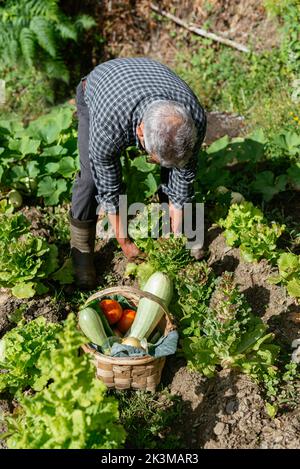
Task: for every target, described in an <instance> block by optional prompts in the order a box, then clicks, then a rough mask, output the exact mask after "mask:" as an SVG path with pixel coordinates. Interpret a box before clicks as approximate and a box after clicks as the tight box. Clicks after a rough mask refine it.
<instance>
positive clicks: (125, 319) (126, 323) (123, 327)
mask: <svg viewBox="0 0 300 469" xmlns="http://www.w3.org/2000/svg"><path fill="white" fill-rule="evenodd" d="M135 315H136V312H135V311H134V310H133V309H124V311H123V314H122V316H121V319H120V320H119V322H118V323H117V327H118V329H119V331H121V332H123V334H124V333H125V332H127V331H128V329H129V328H130V326H131V324H132V323H133V321H134V318H135Z"/></svg>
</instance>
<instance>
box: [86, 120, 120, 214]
mask: <svg viewBox="0 0 300 469" xmlns="http://www.w3.org/2000/svg"><path fill="white" fill-rule="evenodd" d="M119 154H120V149H119V147H118V146H117V145H116V144H115V143H114V142H113V140H111V139H110V138H109V137H108V135H107V134H106V132H105V131H104V130H103V129H101V128H100V125H99V123H98V122H97V120H93V118H92V119H91V124H90V138H89V158H90V163H91V170H92V174H93V178H94V181H95V185H96V189H97V192H98V195H97V196H96V200H97V202H98V204H100V205H101V207H102V209H103V210H105V211H106V212H109V213H117V212H118V210H119V196H120V194H121V191H122V167H121V162H120V158H119Z"/></svg>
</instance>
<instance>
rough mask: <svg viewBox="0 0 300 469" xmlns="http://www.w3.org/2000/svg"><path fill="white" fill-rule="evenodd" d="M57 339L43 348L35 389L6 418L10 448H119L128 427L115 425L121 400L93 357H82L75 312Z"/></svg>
mask: <svg viewBox="0 0 300 469" xmlns="http://www.w3.org/2000/svg"><path fill="white" fill-rule="evenodd" d="M56 339H57V346H56V347H55V348H52V349H51V350H45V351H44V352H43V353H42V354H41V356H40V358H39V360H38V363H37V368H38V370H39V372H40V378H39V379H38V380H36V381H35V384H34V388H35V390H36V391H37V392H36V393H35V394H34V395H27V396H25V395H24V396H22V397H21V398H20V399H19V404H20V407H19V408H18V412H15V413H14V414H13V415H11V416H8V417H6V421H7V426H8V430H7V433H6V434H5V437H6V438H7V445H8V448H10V449H19V448H22V449H114V448H120V447H121V446H122V444H123V442H124V440H125V431H124V429H123V427H122V426H121V425H120V424H118V423H117V420H118V418H119V412H118V403H117V400H116V399H115V398H113V397H107V396H106V395H105V393H106V387H105V385H104V384H103V383H102V382H101V381H100V380H98V379H97V378H96V377H95V367H94V365H93V364H92V362H91V357H90V355H89V354H83V355H79V353H78V350H79V347H80V346H81V345H82V344H83V343H85V342H86V340H85V338H84V337H83V335H82V334H81V333H80V332H79V331H78V330H77V328H76V319H75V315H74V314H70V315H69V316H68V318H67V320H66V321H65V323H64V327H63V329H62V330H60V331H58V333H57V334H56Z"/></svg>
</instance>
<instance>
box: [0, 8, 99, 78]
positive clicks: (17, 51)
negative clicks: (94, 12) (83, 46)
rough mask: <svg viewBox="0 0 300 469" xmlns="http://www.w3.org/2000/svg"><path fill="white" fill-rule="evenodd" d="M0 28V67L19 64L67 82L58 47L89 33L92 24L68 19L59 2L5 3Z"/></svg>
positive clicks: (0, 10)
mask: <svg viewBox="0 0 300 469" xmlns="http://www.w3.org/2000/svg"><path fill="white" fill-rule="evenodd" d="M2 3H3V2H2ZM0 25H1V28H0V31H1V33H0V54H1V57H2V58H3V61H4V63H2V66H3V65H11V64H15V63H16V62H22V63H23V64H26V65H27V66H28V67H31V68H32V67H35V68H37V69H41V70H43V72H45V73H46V74H47V75H48V76H49V77H51V78H56V79H59V80H63V81H65V82H68V80H69V72H68V69H67V67H66V65H65V63H64V62H63V60H62V56H61V47H60V45H61V44H62V42H64V41H66V40H68V41H77V38H78V34H79V32H81V31H82V30H84V29H90V28H91V27H92V26H94V25H95V21H94V20H93V19H92V18H91V17H89V16H87V15H82V16H78V17H77V18H75V19H74V18H72V19H71V18H69V17H67V16H66V15H64V14H63V12H62V10H61V9H60V7H59V5H58V0H46V1H45V0H29V1H26V0H20V1H18V2H14V1H12V0H5V1H4V5H3V6H2V7H1V8H0Z"/></svg>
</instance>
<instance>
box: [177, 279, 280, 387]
mask: <svg viewBox="0 0 300 469" xmlns="http://www.w3.org/2000/svg"><path fill="white" fill-rule="evenodd" d="M273 338H274V334H272V333H268V332H267V326H266V325H265V324H264V323H263V322H262V320H261V319H260V318H259V317H257V316H254V315H253V314H252V312H251V308H250V307H249V305H248V304H247V303H246V301H245V299H244V296H243V295H242V294H241V293H240V292H239V291H238V289H237V288H236V287H235V286H234V284H233V276H232V274H228V273H224V274H223V276H222V278H221V279H220V283H219V286H218V287H217V289H216V291H215V292H214V294H213V296H212V299H211V303H210V308H209V309H207V311H206V317H205V318H204V320H203V323H202V327H201V330H200V335H199V336H198V337H197V336H191V337H187V338H185V339H184V340H183V351H184V354H185V356H186V358H187V360H188V363H189V365H190V366H191V367H192V368H193V369H195V370H197V371H199V372H201V373H204V374H205V375H206V376H212V375H213V374H214V373H215V371H217V369H218V368H220V367H221V368H237V369H239V370H240V371H242V372H244V373H247V374H250V375H251V376H252V377H254V378H255V379H258V380H261V379H262V374H263V373H266V372H267V373H268V372H271V373H272V370H273V369H274V362H275V359H276V357H277V354H278V353H279V347H278V346H276V345H274V344H273V343H272V341H273Z"/></svg>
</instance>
